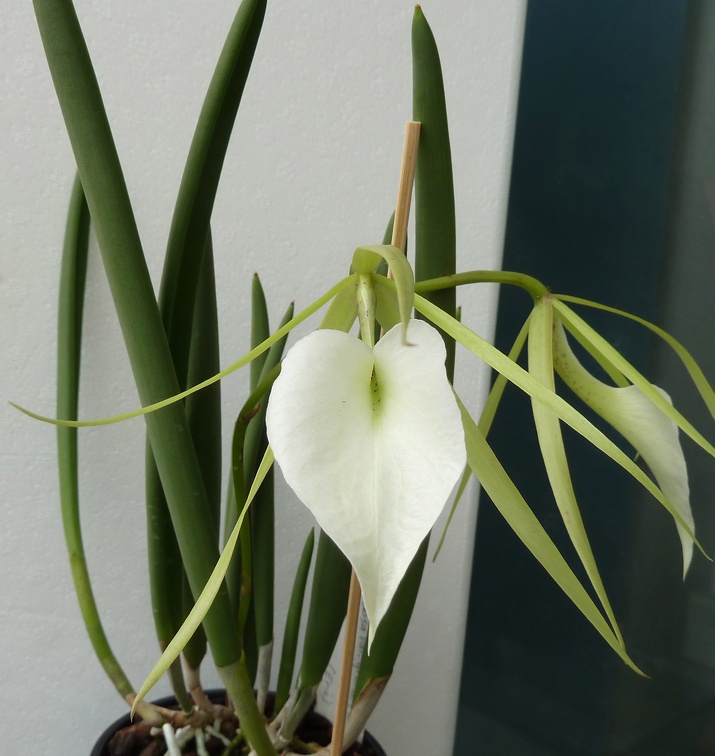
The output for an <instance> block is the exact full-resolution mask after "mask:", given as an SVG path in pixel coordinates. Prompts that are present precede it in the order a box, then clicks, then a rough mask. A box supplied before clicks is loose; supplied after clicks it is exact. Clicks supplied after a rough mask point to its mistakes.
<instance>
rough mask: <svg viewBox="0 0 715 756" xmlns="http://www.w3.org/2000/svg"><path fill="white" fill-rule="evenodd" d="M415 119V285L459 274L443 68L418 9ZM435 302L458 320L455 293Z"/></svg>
mask: <svg viewBox="0 0 715 756" xmlns="http://www.w3.org/2000/svg"><path fill="white" fill-rule="evenodd" d="M412 77H413V78H412V98H413V99H412V117H413V119H414V120H415V121H419V122H420V123H421V124H422V126H421V128H420V143H419V148H418V150H417V168H416V172H415V280H417V281H424V280H425V279H428V278H437V277H438V276H447V275H451V274H452V273H454V272H455V270H456V249H457V246H456V245H457V241H456V225H455V211H454V184H453V181H452V153H451V148H450V144H449V127H448V125H447V107H446V104H445V96H444V83H443V80H442V66H441V64H440V60H439V52H438V50H437V44H436V42H435V39H434V36H433V34H432V30H431V29H430V27H429V24H428V23H427V20H426V19H425V17H424V14H423V13H422V9H421V8H420V6H419V5H418V6H417V7H416V8H415V14H414V18H413V21H412ZM427 296H428V298H429V299H430V301H431V302H433V303H434V304H436V305H437V306H438V307H441V308H442V309H443V310H444V311H445V312H447V313H448V314H450V315H452V316H454V314H455V310H456V293H455V290H454V289H453V288H449V289H443V290H441V291H435V292H431V293H430V294H429V295H427ZM442 337H443V338H444V340H445V345H446V346H447V362H446V365H447V375H448V376H449V379H450V380H452V378H453V376H454V339H451V338H449V337H447V336H446V335H445V334H444V333H442Z"/></svg>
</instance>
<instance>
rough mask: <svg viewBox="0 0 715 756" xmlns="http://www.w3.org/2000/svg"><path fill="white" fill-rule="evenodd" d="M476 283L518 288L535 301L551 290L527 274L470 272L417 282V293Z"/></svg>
mask: <svg viewBox="0 0 715 756" xmlns="http://www.w3.org/2000/svg"><path fill="white" fill-rule="evenodd" d="M475 283H497V284H507V285H509V286H518V287H519V288H521V289H524V291H526V292H528V293H529V294H531V296H532V297H533V298H534V299H540V298H541V297H545V296H546V295H547V294H548V293H549V290H548V288H547V287H546V286H544V284H542V283H541V281H538V280H537V279H536V278H534V277H533V276H527V275H526V274H525V273H514V272H513V271H510V270H469V271H466V272H464V273H454V274H453V275H451V276H440V277H439V278H429V279H426V280H422V281H416V282H415V293H416V294H424V293H426V292H430V291H440V290H441V289H450V288H453V287H455V286H465V285H467V284H475Z"/></svg>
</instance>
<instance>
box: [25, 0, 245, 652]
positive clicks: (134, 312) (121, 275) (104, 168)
mask: <svg viewBox="0 0 715 756" xmlns="http://www.w3.org/2000/svg"><path fill="white" fill-rule="evenodd" d="M34 7H35V13H36V16H37V20H38V25H39V28H40V33H41V36H42V42H43V45H44V47H45V53H46V55H47V59H48V62H49V66H50V71H51V73H52V78H53V81H54V84H55V88H56V90H57V95H58V99H59V102H60V106H61V109H62V113H63V116H64V119H65V123H66V126H67V131H68V134H69V137H70V142H71V144H72V148H73V151H74V154H75V158H76V160H77V166H78V170H79V175H80V178H81V181H82V186H83V187H84V190H85V194H86V197H87V204H88V206H89V210H90V214H91V216H92V221H93V223H94V225H95V228H96V233H97V239H98V242H99V247H100V251H101V253H102V260H103V262H104V267H105V271H106V273H107V279H108V281H109V286H110V289H111V292H112V297H113V300H114V304H115V308H116V310H117V315H118V318H119V323H120V325H121V328H122V333H123V335H124V340H125V344H126V347H127V352H128V354H129V359H130V362H131V365H132V371H133V373H134V379H135V382H136V385H137V390H138V392H139V396H140V399H141V401H142V403H143V404H151V403H154V402H156V401H159V400H160V399H163V398H166V397H169V396H173V395H174V394H176V393H177V391H178V383H177V380H176V375H175V373H174V368H173V363H172V359H171V354H170V352H169V348H168V344H167V340H166V335H165V333H164V328H163V325H162V322H161V318H160V316H159V310H158V307H157V303H156V299H155V297H154V292H153V288H152V284H151V279H150V277H149V272H148V270H147V266H146V261H145V259H144V254H143V250H142V247H141V243H140V240H139V234H138V231H137V227H136V223H135V220H134V214H133V211H132V208H131V204H130V201H129V195H128V193H127V189H126V185H125V182H124V177H123V174H122V170H121V166H120V163H119V158H118V156H117V152H116V149H115V146H114V141H113V138H112V134H111V131H110V128H109V123H108V121H107V117H106V113H105V109H104V105H103V102H102V97H101V94H100V91H99V87H98V84H97V80H96V77H95V74H94V70H93V68H92V63H91V60H90V57H89V53H88V51H87V47H86V44H85V41H84V37H83V35H82V31H81V29H80V26H79V22H78V20H77V16H76V14H75V11H74V7H73V5H72V3H71V2H70V0H34ZM146 423H147V427H148V429H149V435H150V439H151V445H152V449H153V450H154V454H155V457H156V461H157V467H158V469H159V472H160V475H161V479H162V484H163V486H164V491H165V493H166V495H167V500H168V502H169V509H170V511H171V515H172V521H173V523H174V527H175V529H176V531H177V537H178V541H179V545H180V548H181V553H182V557H183V559H184V564H185V567H186V570H187V574H188V576H189V580H190V582H191V586H192V591H193V593H194V595H196V596H198V595H199V594H200V592H201V589H202V588H203V586H204V585H205V583H206V581H207V580H208V577H209V575H210V574H211V568H212V565H213V564H215V562H216V559H217V558H218V549H217V546H216V544H215V542H214V540H213V528H212V526H211V524H210V523H209V522H207V518H206V517H205V512H206V495H205V491H204V487H203V480H202V477H201V471H200V469H199V466H198V462H197V460H196V454H195V452H194V449H193V443H192V441H191V436H190V432H189V427H188V423H187V421H186V416H185V414H184V409H183V407H182V406H181V405H173V406H171V407H167V408H166V409H165V410H164V411H162V412H158V413H153V414H152V415H148V416H147V418H146ZM230 620H231V611H230V604H229V601H228V595H227V593H226V591H225V589H223V590H221V591H219V594H218V596H217V598H216V601H215V602H214V605H213V608H212V609H211V611H210V612H209V614H208V615H207V617H206V627H207V632H208V635H209V638H210V640H211V645H212V651H213V653H214V658H215V660H216V662H217V664H219V665H220V666H228V665H231V664H232V663H234V662H235V661H236V660H237V658H238V644H237V641H236V638H235V635H234V634H233V633H232V632H231V630H232V628H231V622H230Z"/></svg>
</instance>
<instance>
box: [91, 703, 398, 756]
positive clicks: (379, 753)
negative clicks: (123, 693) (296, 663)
mask: <svg viewBox="0 0 715 756" xmlns="http://www.w3.org/2000/svg"><path fill="white" fill-rule="evenodd" d="M206 692H207V695H208V697H209V698H210V699H211V700H212V701H213V702H214V703H219V702H222V701H223V698H224V696H225V691H223V690H209V691H206ZM154 703H156V704H157V705H158V706H166V707H167V708H177V706H176V699H175V698H174V697H173V696H168V697H166V698H160V699H159V700H157V701H155V702H154ZM129 724H130V722H129V714H125V715H124V716H123V717H120V718H119V719H117V721H116V722H113V723H112V724H111V725H110V726H109V727H107V729H106V730H105V731H104V732H103V733H102V734H101V735H100V736H99V740H98V741H97V742H96V743H95V745H94V748H93V749H92V752H91V753H90V756H109V751H108V746H109V741H110V740H111V739H112V736H113V735H114V733H115V732H118V731H119V730H122V729H124V728H125V727H129ZM363 746H365V747H368V748H371V749H372V752H371V753H370V756H387V754H386V753H385V751H384V749H383V748H382V746H381V745H380V744H379V743H378V742H377V741H376V740H375V738H373V737H372V735H370V733H369V732H366V733H365V736H364V737H363Z"/></svg>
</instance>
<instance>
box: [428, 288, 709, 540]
mask: <svg viewBox="0 0 715 756" xmlns="http://www.w3.org/2000/svg"><path fill="white" fill-rule="evenodd" d="M415 309H417V310H418V311H419V312H421V313H422V314H423V315H426V316H427V317H428V318H429V319H430V320H431V321H432V322H433V323H435V324H437V325H438V326H439V327H440V328H442V329H443V330H444V331H445V332H447V333H449V334H450V336H453V337H454V338H455V339H456V340H457V341H459V342H460V343H461V344H462V345H463V346H465V347H466V348H467V349H469V350H470V351H471V352H472V353H473V354H475V355H476V356H477V357H479V358H480V359H482V360H484V362H486V363H487V364H488V365H489V366H490V367H492V368H493V369H494V370H496V371H498V372H499V373H501V374H502V375H504V376H505V377H506V378H507V379H508V380H509V381H511V382H512V383H513V384H514V385H515V386H518V387H519V388H520V389H521V390H522V391H524V393H526V394H528V395H529V396H531V397H533V398H535V399H537V400H538V401H540V402H542V403H543V404H544V405H545V406H546V407H548V408H549V409H550V410H551V411H552V412H553V413H554V414H555V415H556V416H557V417H559V418H560V419H561V420H563V421H564V422H565V423H566V424H567V425H569V426H570V427H571V428H573V429H574V430H575V431H576V432H577V433H580V434H581V435H582V436H583V437H584V438H585V439H587V440H588V441H589V442H590V443H592V444H593V445H594V446H595V447H596V448H597V449H599V450H600V451H602V452H603V453H604V454H605V455H606V456H608V457H610V458H611V459H612V460H613V461H614V462H616V463H618V464H619V465H620V466H621V467H622V468H623V469H624V470H625V471H626V472H628V473H629V474H630V475H632V476H633V477H634V478H635V479H636V480H637V481H638V482H639V483H640V484H641V485H642V486H643V487H644V488H645V489H646V490H647V491H648V492H649V493H650V494H651V495H652V496H653V497H654V498H656V499H657V500H658V501H659V502H660V503H661V504H662V505H663V506H664V507H665V508H666V509H667V510H668V512H670V514H671V515H672V516H673V517H674V518H675V519H676V521H677V522H678V524H679V525H681V526H682V527H683V528H685V529H686V531H687V532H688V534H689V535H691V536H692V537H693V540H694V542H695V545H696V546H698V548H700V549H701V551H702V546H701V545H700V543H699V542H698V540H697V539H696V538H695V536H694V534H693V533H692V530H691V529H690V528H689V526H688V524H687V523H686V522H685V520H684V519H683V518H682V516H681V515H680V513H679V512H678V511H677V509H676V508H675V507H674V506H673V504H672V503H671V502H669V501H668V499H667V497H666V496H665V495H664V494H663V492H662V491H661V490H660V488H658V486H657V485H656V484H655V483H654V482H653V481H652V480H651V479H650V477H648V475H646V473H645V472H643V470H641V468H640V467H638V465H637V464H636V463H635V462H634V461H633V460H632V459H630V457H628V455H627V454H625V453H624V452H623V450H622V449H620V448H619V447H618V446H617V445H616V444H614V443H613V441H611V439H609V438H608V437H607V436H606V435H605V434H604V433H602V432H601V431H600V430H598V428H596V426H595V425H594V424H593V423H592V422H590V421H589V420H587V419H586V418H585V417H584V416H583V415H582V414H581V413H580V412H579V411H578V410H577V409H576V408H575V407H572V406H571V405H570V404H569V403H568V402H566V401H565V400H564V399H562V398H561V397H560V396H558V395H557V394H555V393H554V392H553V391H550V390H549V389H547V388H546V387H545V386H544V385H543V383H541V382H540V381H537V380H536V379H535V378H534V377H533V376H531V375H529V373H527V372H526V370H524V369H523V368H521V367H520V366H519V365H517V364H516V363H514V362H512V360H510V359H509V358H508V357H507V356H506V355H505V354H503V353H502V352H500V351H499V350H498V349H497V348H496V347H494V346H492V345H491V344H490V343H489V342H488V341H486V340H485V339H483V338H482V337H481V336H479V335H478V334H476V333H474V331H472V330H470V329H469V328H467V327H466V326H465V325H463V324H462V323H460V322H459V321H457V320H455V319H454V318H452V317H450V316H449V315H447V314H446V313H445V312H443V311H442V310H440V309H439V308H438V307H435V305H433V304H432V303H431V302H428V301H427V300H426V299H424V298H423V297H421V296H419V295H417V294H416V295H415ZM654 393H656V394H657V392H654ZM659 396H660V395H659Z"/></svg>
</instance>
